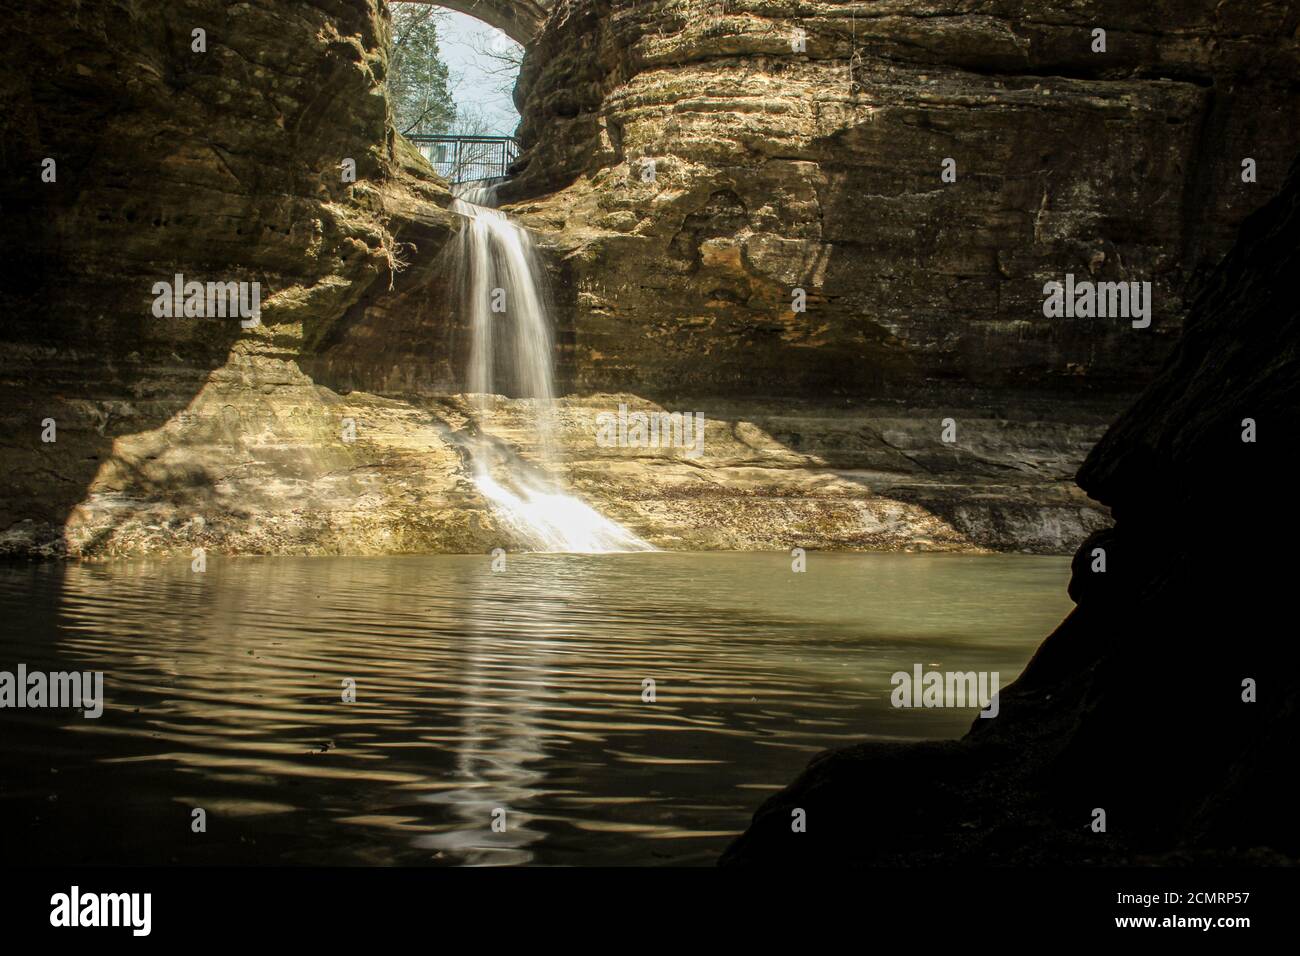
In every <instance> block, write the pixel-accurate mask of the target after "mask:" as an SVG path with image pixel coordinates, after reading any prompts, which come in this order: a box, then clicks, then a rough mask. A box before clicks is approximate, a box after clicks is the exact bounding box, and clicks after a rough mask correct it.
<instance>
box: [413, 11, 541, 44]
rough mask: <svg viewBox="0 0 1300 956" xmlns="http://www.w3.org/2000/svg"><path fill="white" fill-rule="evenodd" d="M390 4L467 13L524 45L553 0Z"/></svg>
mask: <svg viewBox="0 0 1300 956" xmlns="http://www.w3.org/2000/svg"><path fill="white" fill-rule="evenodd" d="M390 2H393V3H432V4H433V5H434V6H438V7H446V8H447V9H448V10H455V11H456V12H457V13H466V14H469V15H470V16H471V17H475V18H477V19H479V20H482V21H483V22H484V23H486V24H488V26H493V27H496V28H497V29H498V30H500V31H501V32H503V33H504V34H505V35H506V36H508V37H510V39H512V40H514V41H515V42H516V43H522V44H524V45H525V46H526V45H527V44H528V43H530V42H532V39H533V37H535V36H537V32H538V31H539V30H541V28H542V24H543V23H545V22H546V17H547V15H548V14H549V13H550V12H551V7H552V6H554V4H555V0H390Z"/></svg>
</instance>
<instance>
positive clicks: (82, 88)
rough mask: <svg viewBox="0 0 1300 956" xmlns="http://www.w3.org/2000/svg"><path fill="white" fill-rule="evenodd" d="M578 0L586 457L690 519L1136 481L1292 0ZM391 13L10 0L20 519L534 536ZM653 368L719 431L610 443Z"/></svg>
mask: <svg viewBox="0 0 1300 956" xmlns="http://www.w3.org/2000/svg"><path fill="white" fill-rule="evenodd" d="M498 6H500V5H498ZM545 6H546V8H547V9H548V10H549V15H548V16H547V17H546V22H545V24H544V26H543V27H542V29H541V31H540V33H539V34H538V35H537V37H536V39H535V40H534V42H533V43H532V45H531V47H530V49H529V53H528V56H527V58H526V62H525V65H524V70H523V74H522V79H521V84H520V87H519V100H520V103H521V106H522V108H523V112H524V125H523V129H522V133H521V135H522V138H523V140H524V142H525V145H526V146H527V151H526V153H525V155H524V157H523V160H522V162H521V166H520V169H519V171H518V172H519V175H518V177H517V179H516V180H515V181H514V182H512V183H511V184H510V185H509V186H508V187H507V188H506V190H505V198H506V199H512V198H513V199H515V200H520V201H519V202H517V203H516V205H515V206H514V207H513V210H512V211H513V212H514V213H515V214H518V215H520V216H522V217H523V218H524V219H525V220H526V221H527V222H528V223H529V224H531V225H532V226H534V227H535V228H536V229H537V230H538V231H539V232H540V233H542V234H543V235H544V238H545V241H546V243H547V245H548V247H549V249H550V257H549V258H550V261H551V265H552V266H553V270H552V279H553V282H552V286H553V293H554V298H555V300H556V304H557V329H556V339H557V343H558V349H557V360H558V373H559V374H558V378H559V382H560V385H561V390H562V391H566V392H570V393H571V394H570V395H569V397H568V398H567V399H566V400H565V401H564V402H563V403H562V404H561V407H560V409H559V410H558V415H559V417H560V419H561V420H562V422H563V423H564V427H563V434H562V439H563V441H562V450H563V452H564V455H563V456H562V458H563V461H562V462H561V463H560V464H558V465H557V466H556V468H557V471H558V472H559V474H558V475H557V477H558V478H561V479H563V480H567V481H568V482H570V483H571V484H572V486H573V487H574V488H575V489H576V490H577V491H578V493H580V494H582V495H583V496H584V497H585V498H587V499H588V500H589V501H590V502H591V503H592V504H593V505H594V506H595V507H597V508H599V509H600V510H602V511H604V512H605V513H607V514H609V515H610V516H611V517H613V518H615V519H616V520H619V521H621V522H624V523H626V524H627V525H628V526H629V527H630V528H631V529H632V530H634V531H636V532H637V533H638V534H640V535H641V536H643V537H645V538H647V539H649V540H651V541H653V542H655V543H656V544H658V545H660V546H662V547H670V548H762V549H769V548H779V549H788V548H790V547H795V546H801V547H805V548H882V549H891V550H904V549H930V548H937V549H971V548H997V549H1018V550H1030V551H1047V552H1053V551H1055V552H1068V551H1069V550H1071V549H1072V548H1073V547H1074V546H1075V545H1076V544H1077V543H1078V542H1079V541H1080V540H1082V538H1084V537H1085V536H1086V535H1087V534H1089V533H1091V532H1093V531H1096V530H1098V529H1100V528H1102V527H1104V526H1106V524H1107V523H1108V517H1107V515H1106V511H1105V509H1104V508H1103V507H1102V506H1100V505H1098V504H1097V503H1095V502H1092V501H1089V500H1088V499H1087V498H1086V496H1084V495H1083V493H1082V492H1080V491H1079V490H1078V489H1077V488H1075V487H1074V485H1073V484H1072V483H1071V482H1070V481H1069V476H1070V474H1071V473H1072V472H1073V471H1074V469H1075V467H1076V466H1077V464H1078V462H1080V461H1081V460H1082V458H1083V456H1084V455H1085V454H1086V450H1087V449H1088V448H1089V447H1091V445H1092V444H1093V442H1094V441H1095V440H1096V439H1097V437H1099V436H1100V434H1101V433H1102V431H1103V430H1104V427H1105V425H1106V424H1107V423H1108V422H1109V421H1111V420H1112V418H1113V415H1114V413H1115V412H1116V411H1117V410H1118V409H1119V408H1121V407H1123V403H1124V402H1125V401H1126V400H1127V399H1128V398H1129V397H1130V396H1129V395H1128V394H1127V393H1128V391H1129V390H1130V389H1131V388H1132V387H1133V386H1134V385H1135V384H1138V383H1141V382H1143V381H1145V380H1146V379H1147V378H1148V377H1149V375H1150V374H1151V371H1152V369H1153V368H1154V367H1155V365H1156V363H1157V361H1158V359H1159V357H1160V356H1161V355H1163V354H1164V353H1165V352H1166V351H1167V348H1168V344H1169V342H1170V341H1171V340H1172V339H1173V338H1175V337H1176V334H1177V332H1178V326H1179V322H1180V316H1181V315H1182V314H1183V311H1184V300H1185V298H1186V296H1187V295H1188V290H1189V289H1191V288H1193V287H1194V285H1195V280H1196V278H1197V276H1198V275H1199V274H1201V273H1202V272H1203V271H1204V269H1205V268H1206V267H1207V266H1208V265H1210V264H1212V263H1213V262H1215V261H1216V260H1217V258H1218V257H1219V256H1220V255H1221V253H1222V252H1223V251H1224V249H1225V248H1226V243H1227V237H1228V236H1229V235H1230V234H1231V233H1232V231H1233V229H1234V228H1235V227H1236V225H1237V224H1238V223H1239V222H1240V221H1241V219H1242V217H1243V216H1245V215H1246V214H1247V213H1248V212H1249V211H1250V210H1251V209H1254V208H1256V207H1257V206H1258V205H1259V204H1261V203H1262V202H1264V201H1265V199H1266V198H1267V197H1268V196H1269V195H1271V194H1273V193H1274V192H1276V189H1277V185H1278V183H1279V182H1280V170H1281V169H1282V166H1283V160H1284V157H1289V156H1290V154H1291V152H1292V151H1293V150H1294V148H1295V138H1296V136H1297V135H1298V134H1297V132H1296V131H1297V130H1298V129H1300V124H1298V123H1296V122H1295V120H1296V119H1297V116H1296V110H1297V103H1300V98H1297V97H1296V96H1295V95H1294V93H1295V89H1294V78H1295V77H1296V75H1297V70H1296V68H1295V64H1296V53H1295V41H1294V33H1295V30H1296V27H1297V22H1296V13H1295V10H1294V9H1293V5H1292V4H1289V3H1270V2H1264V3H1259V4H1253V5H1251V8H1250V10H1249V11H1244V10H1239V9H1238V8H1237V7H1236V6H1233V5H1226V4H1218V3H1212V2H1210V0H1204V2H1194V3H1190V4H1188V3H1178V4H1175V3H1172V2H1170V3H1156V4H1148V5H1146V6H1145V7H1143V8H1142V9H1141V10H1139V11H1136V12H1134V11H1132V10H1130V9H1129V8H1128V6H1127V5H1125V4H1121V3H1119V2H1118V0H1114V2H1111V0H1098V2H1095V3H1089V4H1084V5H1077V4H1065V3H1061V4H1054V3H1048V4H1047V5H1046V6H1044V5H1042V4H1017V3H1009V2H990V3H979V4H976V3H958V4H947V5H945V4H939V3H931V2H893V3H872V4H859V5H856V6H854V5H848V4H843V5H834V4H811V5H809V4H804V5H798V6H795V5H791V4H788V3H768V2H757V0H756V2H748V3H745V2H740V0H722V2H720V3H715V4H713V5H704V4H700V3H698V2H694V0H676V2H652V3H635V4H634V3H610V2H607V0H566V2H561V3H558V4H555V5H553V6H552V5H549V4H547V5H545ZM530 9H531V10H533V14H536V16H533V15H532V14H530V15H529V22H530V23H532V22H535V21H538V20H540V17H541V12H540V11H541V10H542V8H541V7H537V8H536V9H533V8H530ZM385 17H386V11H385V10H384V8H383V6H382V3H381V2H380V0H367V2H363V3H356V2H345V0H294V2H276V3H272V2H269V0H258V2H252V3H241V4H234V5H230V4H226V3H222V2H217V0H181V2H173V3H163V2H161V0H135V2H129V0H82V2H72V0H59V2H55V3H50V4H43V5H37V6H33V5H31V4H17V3H13V2H10V0H0V22H2V23H3V24H4V26H3V40H4V47H5V50H4V52H5V56H4V57H3V58H0V93H2V94H3V99H4V102H5V104H6V107H7V108H6V110H4V111H3V113H0V147H2V149H3V155H4V159H5V167H6V169H7V170H8V173H7V175H6V176H5V177H3V179H0V212H2V214H3V216H4V222H5V229H4V231H3V234H0V252H3V255H4V258H5V262H6V265H8V266H9V267H10V268H9V269H8V270H7V273H8V275H7V277H6V282H5V285H4V287H3V290H2V291H0V309H3V311H4V324H3V331H2V332H0V399H2V400H3V401H2V402H0V407H2V408H3V411H0V427H3V428H4V430H5V433H6V435H7V436H8V438H7V439H6V440H5V442H4V446H3V449H2V450H0V455H2V456H3V461H2V462H0V464H3V468H2V469H0V554H6V555H13V554H18V555H23V554H27V555H30V554H36V555H107V556H114V555H127V554H149V553H160V552H173V553H176V552H180V553H188V552H189V551H190V550H191V549H192V548H194V547H206V548H209V549H215V550H219V551H225V552H233V553H246V552H255V553H392V552H404V551H406V552H409V551H438V550H450V551H488V550H491V549H492V548H494V547H506V548H512V547H514V546H515V545H516V542H514V541H513V540H511V538H510V536H509V534H508V532H507V531H506V530H505V529H503V528H501V527H500V526H499V525H498V523H497V521H496V519H495V518H494V516H493V514H492V512H491V509H490V508H488V506H487V504H486V502H485V501H484V500H483V499H482V497H481V496H480V495H479V494H477V492H476V491H475V489H474V487H473V485H472V482H470V481H469V480H468V477H467V469H466V467H465V463H464V461H463V459H462V454H461V452H460V451H459V449H460V448H462V447H463V439H464V437H465V434H467V433H468V432H470V431H472V430H473V429H474V428H475V427H476V426H475V425H474V423H473V422H472V421H471V416H470V415H469V413H468V406H467V404H466V403H465V401H464V399H463V398H462V397H460V396H459V395H458V393H459V392H460V391H462V390H463V388H464V381H463V377H462V375H461V372H460V370H461V369H462V368H463V366H464V348H465V336H464V329H463V328H460V327H458V325H457V320H456V313H457V303H456V302H455V301H454V298H453V293H452V291H451V287H450V286H449V285H448V278H449V277H448V275H447V273H446V269H445V265H446V264H445V263H444V262H443V261H442V260H441V259H440V257H439V253H440V252H441V250H442V249H443V247H444V246H445V245H446V240H447V238H448V237H449V236H450V234H451V232H452V230H454V229H455V228H457V226H456V223H455V221H454V217H453V216H451V215H450V214H449V213H448V212H447V209H446V207H447V204H448V198H449V197H448V194H447V191H446V189H445V186H444V184H442V183H441V182H440V181H438V180H437V178H436V177H435V176H434V175H433V174H432V171H431V170H430V168H429V167H428V166H427V165H426V164H424V163H423V162H422V161H421V160H420V159H419V157H418V156H416V155H414V153H413V151H412V150H411V149H410V148H409V146H407V145H406V144H405V143H404V141H402V140H401V138H400V137H398V136H396V135H395V134H394V133H393V131H392V129H391V126H390V124H389V122H388V117H387V114H388V108H387V104H386V98H385V93H384V78H385V73H386V69H387V62H386V57H385V53H384V32H385V30H386V28H387V27H386V19H385ZM1094 27H1101V28H1104V29H1106V30H1107V52H1105V53H1104V54H1103V53H1093V52H1092V50H1091V46H1092V43H1093V38H1092V29H1093V28H1094ZM796 30H799V31H803V34H802V36H803V40H802V45H803V51H802V52H796V51H795V50H794V49H793V47H792V41H793V40H796V39H797V37H798V34H796V32H795V31H796ZM196 31H202V34H201V40H202V42H201V43H200V42H199V37H198V36H197V35H196ZM795 45H797V44H795ZM200 47H201V48H200ZM949 157H951V158H952V159H954V160H955V163H956V181H955V182H950V183H947V182H944V181H943V180H942V179H941V177H940V174H941V170H942V162H943V160H944V159H945V158H949ZM1245 157H1250V158H1252V159H1253V160H1255V162H1256V163H1257V167H1258V182H1255V183H1244V182H1242V180H1241V175H1240V163H1241V160H1242V159H1243V158H1245ZM47 159H48V160H52V161H53V162H54V164H55V165H54V169H55V171H56V176H55V178H54V180H53V181H50V182H47V181H45V179H44V178H43V176H42V174H43V173H44V172H45V170H46V164H45V160H47ZM349 161H350V162H351V163H354V164H355V171H356V179H355V182H353V181H350V180H349V179H348V178H347V177H345V175H344V172H345V171H346V169H347V167H348V165H349ZM651 172H653V175H650V173H651ZM1067 272H1072V273H1074V274H1076V275H1078V276H1080V277H1089V278H1096V279H1116V280H1118V279H1125V280H1137V281H1150V282H1151V283H1152V284H1153V288H1154V290H1155V312H1154V316H1153V322H1152V325H1151V327H1150V328H1146V329H1135V328H1133V327H1132V325H1131V323H1130V322H1129V321H1128V320H1127V319H1106V320H1101V319H1068V320H1066V319H1047V318H1044V317H1043V315H1042V310H1041V290H1042V285H1043V283H1044V282H1045V281H1047V280H1050V279H1060V278H1062V277H1063V276H1064V275H1065V273H1067ZM177 274H180V275H183V276H184V277H185V279H186V280H191V281H201V282H207V281H223V282H225V281H235V282H238V281H244V282H253V281H256V282H258V283H260V287H261V290H262V303H263V304H262V315H261V322H260V324H259V325H257V326H255V327H252V328H243V327H241V325H240V323H239V322H238V321H236V320H232V319H201V318H185V317H181V318H157V317H155V316H154V315H153V314H152V311H151V305H152V302H153V293H152V289H153V286H154V284H155V283H157V282H169V281H171V280H172V279H173V277H174V276H175V275H177ZM796 288H800V289H803V290H804V292H805V293H806V296H807V311H805V312H800V311H795V310H793V309H792V304H793V301H792V296H793V291H794V289H796ZM461 311H463V310H461ZM622 402H626V403H629V405H630V407H633V408H639V409H645V410H655V409H667V410H669V411H686V410H691V411H699V412H703V413H704V414H705V415H706V416H707V417H708V419H709V421H710V423H711V424H710V430H709V432H708V439H707V441H706V445H705V450H704V454H703V456H701V457H700V458H698V459H695V460H685V459H684V458H683V456H681V455H679V454H676V453H674V452H671V451H665V450H664V449H605V448H598V447H597V446H596V442H595V426H594V418H595V416H596V415H597V414H599V413H600V412H605V411H613V410H614V409H615V408H616V407H617V405H618V404H619V403H622ZM501 408H502V418H501V419H500V420H499V421H498V422H496V423H495V424H496V425H499V426H500V427H501V428H502V429H503V431H502V437H503V438H505V439H507V440H509V441H511V443H512V444H514V445H516V446H517V447H519V448H520V449H521V450H522V451H523V452H524V453H525V454H528V453H530V451H532V450H533V449H532V447H531V445H530V443H531V442H532V441H533V436H532V435H531V434H530V432H529V430H528V429H527V428H526V427H525V426H524V423H525V419H526V415H525V414H524V413H525V412H526V409H524V408H522V407H519V406H516V405H512V404H511V403H510V402H503V404H502V405H501ZM947 419H951V420H952V422H953V423H954V426H955V435H956V440H955V441H952V442H946V441H944V440H942V437H941V436H942V435H943V433H944V428H945V426H944V424H943V423H944V421H945V420H947ZM47 422H50V423H52V427H53V431H50V427H51V426H48V425H47V424H46V423H47ZM55 436H56V440H53V441H47V440H45V439H46V438H47V437H55Z"/></svg>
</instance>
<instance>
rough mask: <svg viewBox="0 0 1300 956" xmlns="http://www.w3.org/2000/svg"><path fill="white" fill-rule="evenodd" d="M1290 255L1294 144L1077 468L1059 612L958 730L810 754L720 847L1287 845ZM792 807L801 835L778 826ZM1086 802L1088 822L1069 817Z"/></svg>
mask: <svg viewBox="0 0 1300 956" xmlns="http://www.w3.org/2000/svg"><path fill="white" fill-rule="evenodd" d="M1297 268H1300V162H1298V163H1297V164H1296V166H1295V167H1294V168H1293V169H1292V172H1291V175H1290V179H1289V182H1288V183H1287V185H1286V187H1285V189H1284V190H1283V192H1282V194H1281V195H1280V196H1279V197H1278V198H1277V200H1275V201H1274V202H1273V203H1272V204H1271V205H1270V206H1269V207H1267V208H1266V209H1264V210H1261V211H1260V212H1259V213H1257V214H1256V215H1254V216H1253V217H1251V218H1250V219H1249V220H1248V221H1247V223H1246V224H1245V226H1244V228H1243V230H1242V234H1241V238H1240V241H1239V242H1238V243H1237V245H1236V246H1235V248H1234V250H1233V251H1232V253H1231V254H1230V255H1229V256H1228V257H1227V259H1226V260H1225V261H1224V263H1223V265H1222V267H1221V268H1220V269H1219V270H1218V271H1217V272H1216V273H1215V274H1214V275H1213V276H1212V277H1211V279H1210V281H1209V282H1208V283H1207V285H1206V286H1205V288H1204V290H1203V292H1202V293H1201V295H1200V296H1199V298H1198V299H1197V301H1196V303H1195V304H1194V306H1193V308H1192V310H1191V312H1190V314H1189V317H1188V319H1187V322H1186V324H1185V326H1184V332H1183V337H1182V339H1181V341H1180V343H1179V345H1178V347H1177V348H1176V350H1175V351H1174V353H1173V354H1172V355H1171V357H1170V358H1169V360H1168V361H1167V362H1166V363H1165V365H1164V366H1163V368H1162V369H1161V371H1160V373H1159V375H1158V376H1157V378H1156V379H1155V381H1154V382H1153V383H1152V385H1151V387H1150V388H1148V389H1147V391H1146V392H1145V393H1144V394H1143V395H1142V396H1141V398H1140V399H1139V400H1138V401H1137V403H1136V404H1135V405H1134V406H1133V407H1132V408H1131V409H1130V410H1129V411H1128V412H1127V413H1125V414H1124V415H1123V417H1121V418H1120V419H1119V421H1117V422H1116V424H1115V425H1114V426H1113V427H1112V428H1111V429H1110V431H1109V432H1108V433H1107V434H1106V437H1105V438H1104V439H1103V440H1102V441H1101V443H1100V444H1098V446H1097V447H1096V448H1095V449H1094V450H1093V452H1092V453H1091V455H1090V456H1089V457H1088V460H1087V462H1086V463H1085V464H1084V466H1083V468H1082V470H1081V471H1080V473H1079V483H1080V484H1081V485H1082V487H1083V488H1085V489H1086V490H1087V491H1088V492H1089V494H1091V495H1092V496H1094V497H1095V498H1097V499H1099V500H1101V501H1102V502H1105V503H1106V504H1108V505H1109V506H1110V507H1111V508H1112V510H1113V513H1114V516H1115V519H1116V523H1115V526H1114V527H1113V528H1111V529H1107V530H1105V531H1102V532H1099V533H1098V534H1096V535H1094V536H1093V537H1092V538H1090V539H1089V540H1088V541H1087V542H1085V543H1084V544H1083V546H1082V547H1081V548H1080V549H1079V551H1078V554H1077V556H1076V558H1075V561H1074V574H1073V579H1072V582H1071V585H1070V594H1071V596H1072V597H1073V598H1074V600H1075V602H1076V603H1077V605H1078V607H1077V608H1076V609H1075V610H1074V612H1073V613H1071V615H1070V616H1069V617H1068V618H1067V619H1066V620H1065V622H1064V623H1062V625H1061V626H1060V627H1059V628H1058V629H1057V630H1056V632H1055V633H1053V634H1052V635H1051V636H1050V637H1049V638H1048V639H1047V640H1046V641H1045V642H1044V644H1043V645H1042V647H1041V648H1039V650H1038V653H1037V654H1036V655H1035V657H1034V658H1033V660H1032V661H1031V662H1030V664H1029V666H1028V668H1027V669H1026V670H1025V672H1024V674H1023V675H1022V676H1021V678H1020V679H1019V680H1017V681H1016V683H1015V684H1014V685H1012V686H1010V687H1008V688H1006V689H1005V690H1004V691H1003V692H1002V694H1001V701H1000V703H1001V713H1000V714H999V716H997V717H996V718H994V719H983V718H977V719H976V720H975V723H974V727H973V728H972V731H971V732H970V734H968V735H967V736H966V737H965V738H964V739H962V740H961V741H951V742H942V743H925V744H915V745H908V744H899V743H892V744H883V743H867V744H863V745H860V746H858V747H854V748H849V749H846V750H839V751H833V752H830V753H826V754H823V755H821V756H819V757H818V758H816V759H815V760H814V761H813V763H812V764H811V765H810V766H809V767H808V769H807V770H806V771H805V772H804V774H803V775H802V776H801V777H800V778H799V779H798V780H796V781H795V782H794V783H793V784H792V785H791V786H790V787H788V788H787V789H786V790H784V791H782V792H781V793H780V794H778V795H776V796H774V797H772V798H771V799H770V800H768V801H767V802H766V803H765V804H764V805H763V806H762V807H761V808H760V809H759V811H758V812H757V813H756V814H755V816H754V821H753V824H752V825H751V827H750V829H749V830H748V831H747V832H746V833H745V834H744V835H743V836H742V837H741V838H740V839H739V840H738V841H737V842H736V843H735V844H733V846H732V847H731V848H730V850H729V851H728V853H727V854H726V856H725V857H724V860H726V861H727V862H734V863H759V864H769V863H780V864H786V865H788V864H791V863H805V862H810V861H819V862H829V861H836V862H841V863H856V864H900V863H901V864H930V863H1026V862H1029V863H1060V862H1094V863H1106V862H1111V863H1113V862H1159V861H1175V860H1187V859H1193V858H1195V859H1202V860H1207V859H1208V860H1238V861H1240V860H1242V859H1252V860H1258V861H1284V860H1291V861H1294V859H1295V858H1296V857H1298V856H1300V827H1298V826H1297V821H1296V817H1295V813H1294V800H1293V799H1292V794H1293V793H1294V786H1293V784H1292V783H1291V782H1290V779H1291V777H1292V776H1293V764H1294V755H1295V751H1296V746H1297V742H1298V740H1300V723H1298V721H1297V715H1300V678H1298V677H1297V669H1296V665H1297V663H1300V661H1298V660H1297V658H1298V657H1300V653H1298V652H1297V650H1296V646H1295V642H1294V641H1293V640H1291V639H1290V637H1289V633H1288V632H1289V623H1288V622H1289V620H1290V617H1291V612H1292V607H1291V601H1290V595H1291V593H1292V591H1293V590H1294V583H1293V582H1292V581H1291V578H1292V576H1293V574H1292V562H1291V561H1289V560H1288V559H1287V557H1286V555H1285V551H1284V550H1283V549H1285V548H1288V547H1289V546H1290V545H1289V542H1291V541H1292V540H1293V539H1294V536H1295V534H1296V532H1297V530H1298V527H1297V526H1298V525H1300V521H1298V520H1297V518H1296V514H1295V509H1294V508H1292V507H1290V497H1291V494H1292V492H1291V488H1290V486H1291V485H1292V484H1293V481H1292V479H1291V468H1290V462H1291V461H1292V459H1293V458H1294V455H1293V452H1292V448H1291V445H1292V442H1293V441H1294V439H1295V436H1296V435H1297V434H1300V432H1298V431H1297V429H1298V428H1300V308H1298V307H1297V301H1296V297H1295V291H1294V283H1295V276H1296V274H1297V271H1296V270H1297ZM1270 543H1276V544H1277V545H1278V548H1277V549H1275V548H1272V547H1269V545H1270ZM1099 556H1100V557H1104V563H1105V569H1104V571H1102V570H1099V569H1100V564H1099V561H1098V558H1099ZM888 690H889V688H882V693H886V692H888ZM794 808H800V809H803V810H804V811H805V812H806V814H807V819H808V826H807V832H805V833H793V832H791V827H790V820H791V812H792V810H793V809H794ZM1098 810H1101V811H1104V814H1105V832H1097V831H1096V830H1094V828H1093V824H1094V822H1095V821H1096V820H1098V819H1099V818H1098V816H1097V814H1096V811H1098Z"/></svg>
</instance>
